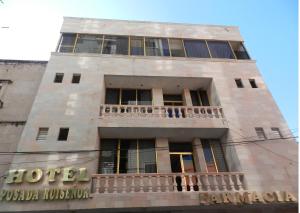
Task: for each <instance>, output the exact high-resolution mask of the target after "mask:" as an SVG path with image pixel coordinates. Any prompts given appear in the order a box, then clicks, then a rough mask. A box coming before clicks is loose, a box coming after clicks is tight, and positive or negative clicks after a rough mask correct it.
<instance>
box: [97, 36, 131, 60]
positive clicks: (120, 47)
mask: <svg viewBox="0 0 300 213" xmlns="http://www.w3.org/2000/svg"><path fill="white" fill-rule="evenodd" d="M102 53H103V54H120V55H128V37H127V36H104V44H103V50H102Z"/></svg>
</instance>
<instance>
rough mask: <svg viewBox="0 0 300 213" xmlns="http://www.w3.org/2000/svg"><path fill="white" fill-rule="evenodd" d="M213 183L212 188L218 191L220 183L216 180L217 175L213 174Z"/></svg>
mask: <svg viewBox="0 0 300 213" xmlns="http://www.w3.org/2000/svg"><path fill="white" fill-rule="evenodd" d="M211 177H212V184H211V186H210V188H211V190H212V191H213V190H215V191H218V183H217V180H216V175H215V174H213V175H212V176H211Z"/></svg>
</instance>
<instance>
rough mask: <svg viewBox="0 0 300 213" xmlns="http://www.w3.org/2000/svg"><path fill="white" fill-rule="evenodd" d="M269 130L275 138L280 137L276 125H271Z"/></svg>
mask: <svg viewBox="0 0 300 213" xmlns="http://www.w3.org/2000/svg"><path fill="white" fill-rule="evenodd" d="M271 130H272V135H273V136H274V137H275V138H282V134H281V132H280V130H279V128H277V127H272V128H271Z"/></svg>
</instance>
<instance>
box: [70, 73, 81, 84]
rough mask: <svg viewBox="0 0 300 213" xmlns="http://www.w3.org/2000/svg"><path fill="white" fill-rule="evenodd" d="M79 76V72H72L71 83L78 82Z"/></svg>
mask: <svg viewBox="0 0 300 213" xmlns="http://www.w3.org/2000/svg"><path fill="white" fill-rule="evenodd" d="M80 77H81V75H80V74H73V77H72V84H79V82H80Z"/></svg>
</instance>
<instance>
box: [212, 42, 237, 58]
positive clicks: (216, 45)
mask: <svg viewBox="0 0 300 213" xmlns="http://www.w3.org/2000/svg"><path fill="white" fill-rule="evenodd" d="M207 44H208V47H209V50H210V54H211V57H213V58H229V59H234V55H233V53H232V51H231V48H230V46H229V43H228V42H227V41H207Z"/></svg>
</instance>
